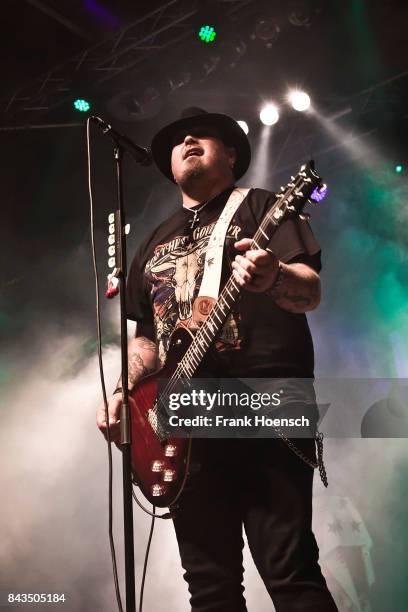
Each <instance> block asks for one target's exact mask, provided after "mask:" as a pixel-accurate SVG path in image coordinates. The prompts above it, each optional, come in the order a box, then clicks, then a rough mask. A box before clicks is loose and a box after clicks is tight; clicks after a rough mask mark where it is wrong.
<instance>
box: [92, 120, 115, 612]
mask: <svg viewBox="0 0 408 612" xmlns="http://www.w3.org/2000/svg"><path fill="white" fill-rule="evenodd" d="M90 121H91V120H90V118H89V117H88V119H87V122H86V145H87V157H88V191H89V210H90V225H91V247H92V264H93V270H94V277H95V303H96V335H97V350H98V364H99V375H100V379H101V387H102V396H103V403H104V404H105V419H106V441H107V446H108V466H109V476H108V506H109V519H108V523H109V545H110V552H111V559H112V569H113V580H114V583H115V593H116V601H117V604H118V609H119V612H123V606H122V598H121V594H120V587H119V580H118V568H117V563H116V550H115V542H114V537H113V503H112V497H113V495H112V483H113V469H112V440H111V437H110V428H109V414H108V399H107V395H106V386H105V374H104V370H103V360H102V338H101V308H100V302H99V276H98V265H97V261H96V247H95V222H94V206H93V196H92V181H91V150H90V149H91V148H90V137H89V126H90Z"/></svg>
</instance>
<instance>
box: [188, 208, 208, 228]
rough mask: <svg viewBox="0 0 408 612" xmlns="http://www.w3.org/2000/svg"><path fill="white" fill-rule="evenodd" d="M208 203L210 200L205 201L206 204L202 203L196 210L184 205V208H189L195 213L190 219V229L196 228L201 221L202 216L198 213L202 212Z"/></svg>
mask: <svg viewBox="0 0 408 612" xmlns="http://www.w3.org/2000/svg"><path fill="white" fill-rule="evenodd" d="M207 204H208V202H204V204H201V206H199V207H198V208H196V209H195V210H190V209H189V208H187V207H186V206H183V208H184V209H185V210H187V211H188V212H192V213H194V217H193V218H192V219H191V220H190V229H194V227H195V225H196V223H197V224H198V223H200V217H199V216H198V213H200V212H201V211H202V210H203V208H204V207H205V206H207Z"/></svg>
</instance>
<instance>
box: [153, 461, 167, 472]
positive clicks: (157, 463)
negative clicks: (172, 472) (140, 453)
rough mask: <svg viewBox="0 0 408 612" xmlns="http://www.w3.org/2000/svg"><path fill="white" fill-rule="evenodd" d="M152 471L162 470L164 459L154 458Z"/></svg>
mask: <svg viewBox="0 0 408 612" xmlns="http://www.w3.org/2000/svg"><path fill="white" fill-rule="evenodd" d="M151 470H152V472H162V471H163V470H164V461H162V460H161V459H155V460H154V461H152V467H151Z"/></svg>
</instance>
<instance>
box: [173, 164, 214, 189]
mask: <svg viewBox="0 0 408 612" xmlns="http://www.w3.org/2000/svg"><path fill="white" fill-rule="evenodd" d="M206 174H207V168H206V167H205V165H204V164H203V163H201V159H200V158H198V159H196V160H195V162H194V164H190V165H189V166H188V167H187V168H186V169H185V171H184V172H183V174H182V176H181V177H180V178H179V179H178V181H177V182H178V184H179V185H180V187H181V188H182V189H185V188H187V189H188V187H189V186H191V185H193V184H194V183H195V182H196V181H197V180H199V179H201V178H203V177H205V175H206Z"/></svg>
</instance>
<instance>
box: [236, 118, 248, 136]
mask: <svg viewBox="0 0 408 612" xmlns="http://www.w3.org/2000/svg"><path fill="white" fill-rule="evenodd" d="M237 123H238V125H239V127H240V128H242V129H243V130H244V132H245V134H248V132H249V127H248V124H247V122H246V121H242V120H239V121H237Z"/></svg>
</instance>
